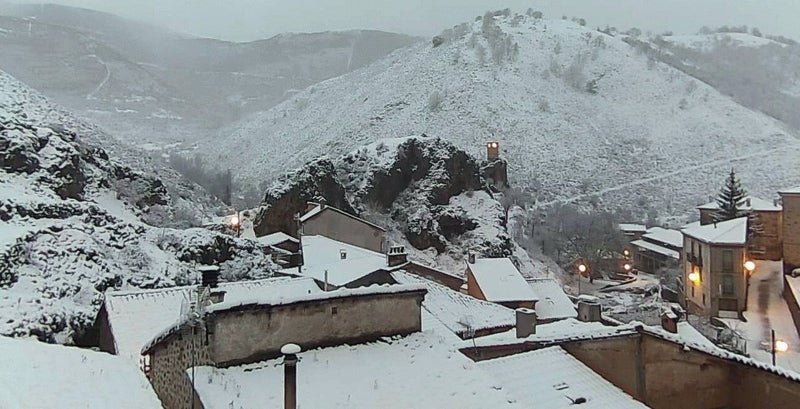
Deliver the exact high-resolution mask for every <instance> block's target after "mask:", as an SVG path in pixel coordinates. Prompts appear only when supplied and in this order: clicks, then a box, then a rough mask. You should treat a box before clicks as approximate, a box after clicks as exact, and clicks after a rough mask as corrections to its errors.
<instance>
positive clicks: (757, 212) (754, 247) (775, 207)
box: [697, 196, 784, 261]
mask: <svg viewBox="0 0 800 409" xmlns="http://www.w3.org/2000/svg"><path fill="white" fill-rule="evenodd" d="M697 209H698V210H700V224H701V225H707V224H712V223H713V222H714V214H715V213H716V212H717V211H719V204H718V203H717V202H711V203H706V204H704V205H702V206H698V208H697ZM738 209H739V210H740V211H742V212H743V213H744V214H745V215H747V216H750V224H751V226H752V227H751V233H752V234H751V237H750V238H749V240H748V243H747V246H748V253H749V254H750V257H751V258H753V259H755V260H775V261H777V260H780V259H781V257H782V253H783V237H782V236H783V235H782V232H783V231H784V229H783V228H782V224H783V207H782V206H781V205H780V204H778V201H777V200H775V201H767V200H763V199H759V198H757V197H754V196H745V198H744V199H743V200H742V201H741V202H740V203H739V206H738Z"/></svg>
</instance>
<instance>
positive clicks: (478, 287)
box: [466, 253, 538, 309]
mask: <svg viewBox="0 0 800 409" xmlns="http://www.w3.org/2000/svg"><path fill="white" fill-rule="evenodd" d="M466 276H467V294H469V295H471V296H473V297H475V298H478V299H481V300H486V301H490V302H494V303H498V304H500V305H504V306H506V307H509V308H530V309H534V308H535V305H536V301H538V297H537V296H536V293H534V291H533V289H532V288H531V287H530V286H529V285H528V283H526V282H525V278H523V277H522V274H521V273H520V272H519V270H518V269H517V267H516V266H515V265H514V263H512V262H511V260H510V259H508V258H477V257H476V256H475V254H472V253H471V254H469V256H468V259H467V269H466Z"/></svg>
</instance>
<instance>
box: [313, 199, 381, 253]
mask: <svg viewBox="0 0 800 409" xmlns="http://www.w3.org/2000/svg"><path fill="white" fill-rule="evenodd" d="M385 233H386V230H385V229H384V228H382V227H380V226H378V225H376V224H374V223H370V222H368V221H366V220H364V219H362V218H359V217H356V216H354V215H352V214H350V213H347V212H345V211H342V210H339V209H337V208H335V207H333V206H328V205H326V204H325V203H309V204H308V207H307V208H306V213H305V214H303V215H302V216H300V234H301V235H302V236H314V235H320V236H325V237H329V238H331V239H334V240H336V241H340V242H343V243H347V244H351V245H353V246H357V247H361V248H365V249H368V250H372V251H375V252H383V251H385V249H384V246H385V242H384V235H385ZM304 244H305V243H303V245H304Z"/></svg>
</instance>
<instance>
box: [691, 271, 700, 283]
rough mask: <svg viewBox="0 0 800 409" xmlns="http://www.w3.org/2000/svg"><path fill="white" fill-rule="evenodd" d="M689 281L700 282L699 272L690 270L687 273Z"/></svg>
mask: <svg viewBox="0 0 800 409" xmlns="http://www.w3.org/2000/svg"><path fill="white" fill-rule="evenodd" d="M689 281H691V282H693V283H695V284H697V283H699V282H700V274H697V273H696V272H694V271H692V272H691V273H689Z"/></svg>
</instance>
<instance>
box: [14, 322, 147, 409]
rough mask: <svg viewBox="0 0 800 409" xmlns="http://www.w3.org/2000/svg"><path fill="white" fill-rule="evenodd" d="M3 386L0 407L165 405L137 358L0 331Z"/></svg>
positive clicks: (136, 407) (134, 407)
mask: <svg viewBox="0 0 800 409" xmlns="http://www.w3.org/2000/svg"><path fill="white" fill-rule="evenodd" d="M0 385H3V387H2V388H0V408H20V409H24V408H31V409H34V408H88V409H104V408H121V409H126V408H130V409H147V408H153V409H155V408H161V402H160V401H159V400H158V397H157V396H156V394H155V392H154V391H153V388H152V387H151V386H150V382H148V381H147V378H145V376H144V374H143V373H142V371H140V370H139V369H138V368H137V367H136V365H135V364H134V363H133V362H130V361H129V360H127V359H123V358H121V357H118V356H114V355H109V354H106V353H103V352H95V351H91V350H88V349H81V348H75V347H65V346H61V345H50V344H45V343H41V342H38V341H35V340H32V339H14V338H8V337H3V336H0ZM121 396H124V399H120V397H121Z"/></svg>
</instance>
